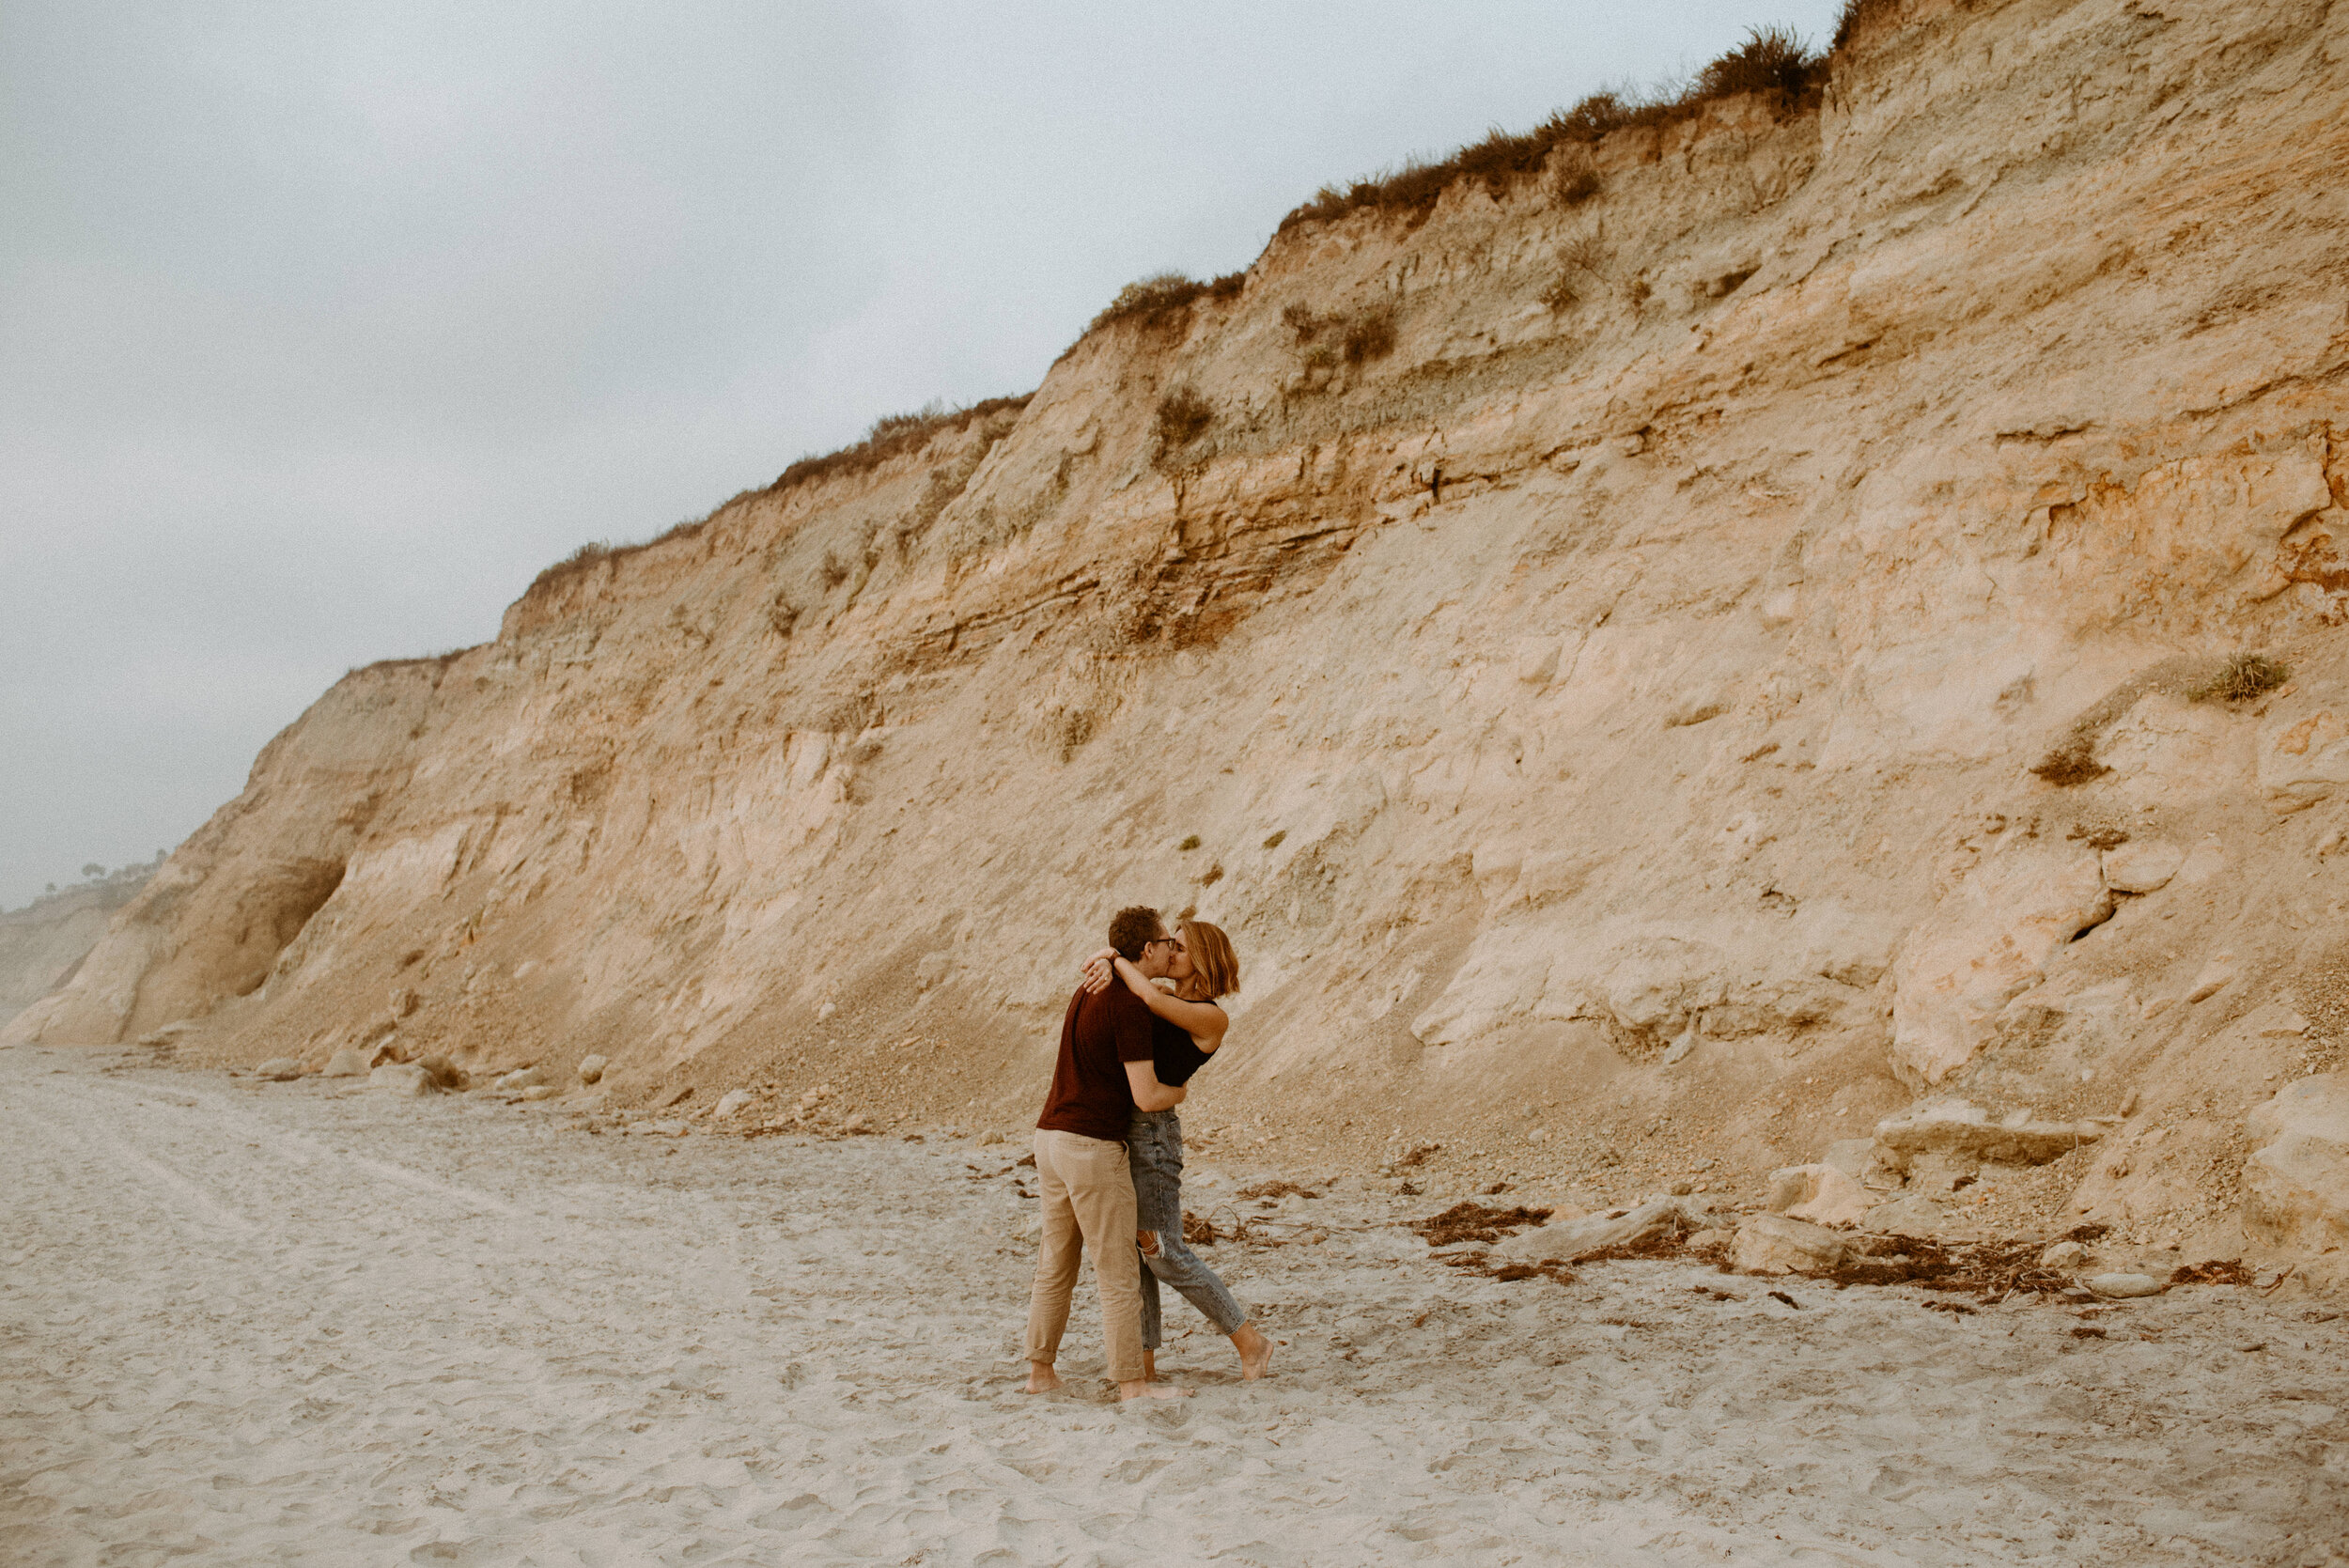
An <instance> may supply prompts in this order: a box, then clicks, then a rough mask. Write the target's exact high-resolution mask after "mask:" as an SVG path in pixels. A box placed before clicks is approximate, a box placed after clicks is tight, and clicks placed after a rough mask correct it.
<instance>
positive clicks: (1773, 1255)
mask: <svg viewBox="0 0 2349 1568" xmlns="http://www.w3.org/2000/svg"><path fill="white" fill-rule="evenodd" d="M1848 1250H1849V1249H1848V1247H1847V1246H1846V1245H1845V1244H1844V1241H1843V1237H1841V1236H1839V1235H1837V1234H1835V1233H1834V1232H1833V1231H1830V1230H1828V1228H1827V1227H1826V1226H1824V1225H1813V1224H1812V1223H1811V1222H1810V1221H1808V1220H1803V1219H1788V1218H1787V1217H1786V1216H1784V1215H1782V1214H1757V1215H1755V1216H1753V1217H1752V1218H1751V1219H1748V1220H1747V1221H1746V1222H1745V1223H1744V1224H1742V1225H1740V1226H1738V1227H1737V1242H1736V1246H1735V1249H1734V1250H1732V1251H1731V1253H1730V1261H1731V1262H1732V1263H1734V1264H1735V1265H1736V1266H1737V1267H1738V1268H1740V1269H1742V1270H1743V1271H1744V1272H1746V1273H1748V1274H1826V1273H1828V1272H1830V1271H1832V1270H1833V1269H1834V1267H1835V1266H1836V1265H1838V1264H1840V1263H1842V1262H1843V1257H1844V1254H1845V1253H1846V1252H1847V1251H1848Z"/></svg>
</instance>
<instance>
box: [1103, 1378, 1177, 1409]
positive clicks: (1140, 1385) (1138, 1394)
mask: <svg viewBox="0 0 2349 1568" xmlns="http://www.w3.org/2000/svg"><path fill="white" fill-rule="evenodd" d="M1117 1398H1118V1402H1119V1403H1120V1404H1123V1403H1125V1402H1126V1401H1127V1400H1129V1399H1189V1398H1190V1389H1178V1388H1176V1387H1175V1385H1174V1384H1172V1383H1153V1382H1151V1381H1150V1380H1149V1379H1148V1378H1146V1377H1145V1378H1143V1379H1141V1380H1139V1381H1137V1382H1132V1383H1120V1384H1119V1385H1118V1386H1117Z"/></svg>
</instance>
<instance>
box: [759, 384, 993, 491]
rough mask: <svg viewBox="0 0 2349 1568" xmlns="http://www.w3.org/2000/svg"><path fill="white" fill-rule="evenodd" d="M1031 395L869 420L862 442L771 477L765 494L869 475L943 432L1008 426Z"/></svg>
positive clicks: (933, 405)
mask: <svg viewBox="0 0 2349 1568" xmlns="http://www.w3.org/2000/svg"><path fill="white" fill-rule="evenodd" d="M1031 396H1034V394H1033V393H1022V394H1020V395H1019V396H1017V397H989V398H987V399H985V400H984V401H981V402H977V403H973V404H972V405H971V406H970V407H968V408H956V407H952V406H950V405H948V404H945V403H936V402H933V403H929V404H926V405H925V406H924V407H922V408H920V409H917V410H915V411H913V412H911V413H892V414H883V415H882V416H881V417H880V418H879V419H876V420H875V421H873V427H872V428H871V429H869V430H867V431H865V433H864V439H863V441H860V442H856V443H855V444H854V445H852V446H844V447H842V448H841V449H840V450H839V451H837V452H827V453H824V454H823V455H821V456H820V457H818V456H810V457H805V458H801V459H800V460H799V461H798V462H796V463H793V464H792V465H791V466H790V467H789V468H786V469H785V470H784V471H783V473H782V474H779V475H777V476H776V479H775V482H774V483H773V484H771V485H770V486H768V487H767V489H768V490H769V491H770V493H773V492H778V491H782V490H787V489H791V488H793V487H794V486H797V485H803V484H806V483H808V482H810V481H811V480H816V479H832V478H838V477H841V476H843V475H846V474H866V473H870V472H871V471H872V470H874V469H877V468H879V467H880V465H881V464H883V463H885V462H887V461H889V459H890V458H901V457H904V456H905V455H906V454H908V453H910V452H919V451H920V450H922V448H924V447H925V446H927V445H928V444H929V443H930V442H932V441H934V440H935V439H937V438H938V437H939V436H940V435H941V434H942V433H944V432H945V431H948V430H964V429H968V428H969V427H971V426H972V425H973V424H975V423H978V422H979V421H982V420H990V419H996V418H999V417H1000V418H1003V419H1004V420H1005V422H1006V424H1008V422H1009V418H1011V417H1014V416H1017V415H1018V414H1019V411H1020V410H1022V409H1024V408H1026V407H1027V406H1028V399H1029V398H1030V397H1031Z"/></svg>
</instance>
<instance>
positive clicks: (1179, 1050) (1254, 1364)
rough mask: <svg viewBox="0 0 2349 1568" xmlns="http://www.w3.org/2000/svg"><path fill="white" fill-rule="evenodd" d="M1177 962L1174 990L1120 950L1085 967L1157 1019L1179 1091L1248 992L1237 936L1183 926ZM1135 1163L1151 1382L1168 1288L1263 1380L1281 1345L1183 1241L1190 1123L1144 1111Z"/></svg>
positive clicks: (1167, 1074)
mask: <svg viewBox="0 0 2349 1568" xmlns="http://www.w3.org/2000/svg"><path fill="white" fill-rule="evenodd" d="M1112 975H1113V976H1114V978H1116V979H1118V980H1121V981H1123V982H1125V984H1126V986H1127V988H1128V989H1129V990H1131V991H1132V992H1133V993H1134V995H1136V996H1138V997H1140V998H1141V999H1142V1000H1143V1003H1144V1004H1146V1005H1147V1006H1148V1007H1149V1009H1150V1012H1151V1015H1152V1024H1153V1040H1152V1044H1153V1046H1154V1049H1153V1051H1152V1055H1153V1057H1154V1058H1155V1059H1156V1061H1155V1065H1156V1066H1157V1068H1158V1075H1159V1082H1160V1083H1163V1084H1166V1085H1168V1086H1170V1087H1179V1086H1181V1085H1184V1084H1187V1083H1189V1082H1190V1078H1191V1075H1192V1074H1194V1073H1196V1072H1197V1071H1198V1070H1199V1069H1200V1068H1202V1067H1204V1066H1206V1063H1207V1059H1208V1058H1209V1057H1210V1056H1213V1055H1214V1054H1215V1051H1216V1048H1217V1047H1219V1046H1221V1044H1222V1043H1223V1032H1224V1030H1225V1029H1226V1028H1228V1027H1229V1026H1230V1023H1231V1020H1230V1019H1229V1018H1228V1017H1225V1016H1224V1013H1223V1009H1222V1008H1221V1007H1219V1006H1217V1005H1216V998H1218V997H1221V996H1228V995H1230V994H1231V993H1233V992H1235V991H1237V990H1238V989H1239V955H1237V954H1236V953H1234V952H1233V951H1232V942H1231V939H1230V938H1228V937H1226V936H1225V935H1224V934H1223V933H1222V931H1221V929H1219V928H1218V927H1216V926H1213V925H1210V924H1207V923H1206V921H1204V920H1186V921H1181V922H1178V923H1177V924H1175V961H1174V963H1173V964H1172V965H1171V966H1170V967H1169V968H1168V970H1167V972H1166V977H1167V979H1168V980H1169V981H1170V982H1172V983H1173V985H1174V987H1175V988H1174V990H1173V992H1172V993H1169V992H1167V991H1162V990H1160V989H1159V987H1158V986H1155V985H1153V984H1151V983H1150V981H1148V980H1147V979H1145V978H1143V973H1142V971H1141V970H1139V969H1136V968H1135V967H1134V966H1133V965H1132V964H1131V963H1128V961H1127V960H1126V959H1124V958H1121V957H1119V956H1118V955H1117V952H1116V950H1115V949H1113V948H1105V949H1103V950H1102V951H1101V952H1100V953H1097V954H1096V955H1094V956H1093V958H1092V960H1091V961H1090V962H1088V963H1087V964H1086V965H1085V984H1086V986H1088V987H1090V988H1091V989H1093V990H1096V991H1099V990H1105V989H1107V988H1108V986H1109V985H1110V982H1111V980H1112ZM1126 1149H1127V1156H1128V1159H1130V1160H1131V1162H1132V1167H1133V1177H1134V1208H1135V1217H1136V1219H1137V1220H1138V1221H1139V1223H1140V1226H1141V1231H1140V1234H1138V1235H1137V1236H1136V1237H1135V1240H1136V1242H1137V1244H1138V1245H1139V1246H1140V1247H1141V1249H1142V1261H1143V1265H1144V1266H1143V1271H1142V1362H1143V1376H1144V1377H1155V1376H1157V1375H1158V1357H1157V1351H1158V1348H1159V1327H1160V1320H1159V1283H1160V1282H1161V1281H1163V1282H1165V1283H1166V1284H1169V1285H1172V1286H1173V1287H1174V1288H1175V1289H1176V1290H1178V1291H1180V1292H1182V1294H1183V1295H1184V1296H1185V1297H1187V1298H1188V1299H1189V1300H1190V1304H1191V1305H1192V1306H1194V1307H1196V1308H1198V1309H1199V1311H1200V1312H1202V1313H1204V1314H1206V1318H1207V1321H1209V1322H1210V1323H1213V1324H1214V1325H1215V1326H1216V1327H1217V1328H1219V1329H1221V1331H1222V1332H1223V1333H1224V1334H1225V1335H1227V1336H1228V1337H1229V1338H1230V1339H1231V1342H1232V1348H1233V1349H1235V1350H1237V1351H1238V1352H1239V1374H1240V1376H1242V1377H1243V1378H1249V1379H1254V1378H1258V1377H1262V1376H1263V1375H1264V1374H1265V1369H1266V1368H1267V1367H1268V1366H1269V1365H1270V1364H1271V1361H1272V1342H1271V1341H1270V1340H1269V1339H1268V1338H1266V1337H1265V1335H1264V1334H1263V1333H1262V1332H1260V1331H1259V1330H1258V1329H1257V1328H1256V1327H1255V1326H1254V1325H1252V1324H1251V1323H1250V1322H1249V1321H1248V1313H1247V1312H1246V1311H1245V1310H1244V1309H1243V1308H1242V1307H1241V1306H1240V1304H1239V1303H1238V1302H1237V1301H1236V1300H1234V1299H1233V1298H1232V1293H1231V1292H1230V1291H1228V1290H1226V1289H1225V1288H1224V1286H1223V1281H1221V1280H1220V1279H1218V1278H1216V1273H1215V1270H1213V1269H1211V1268H1209V1267H1208V1266H1207V1265H1206V1264H1205V1263H1202V1262H1201V1261H1200V1259H1199V1255H1198V1254H1197V1253H1195V1252H1193V1251H1192V1250H1190V1247H1189V1246H1188V1245H1187V1244H1186V1243H1185V1242H1184V1240H1183V1122H1182V1117H1181V1116H1180V1115H1179V1114H1178V1113H1177V1112H1175V1111H1173V1110H1137V1111H1135V1112H1134V1116H1133V1121H1132V1123H1131V1125H1130V1126H1129V1127H1128V1131H1127V1135H1126Z"/></svg>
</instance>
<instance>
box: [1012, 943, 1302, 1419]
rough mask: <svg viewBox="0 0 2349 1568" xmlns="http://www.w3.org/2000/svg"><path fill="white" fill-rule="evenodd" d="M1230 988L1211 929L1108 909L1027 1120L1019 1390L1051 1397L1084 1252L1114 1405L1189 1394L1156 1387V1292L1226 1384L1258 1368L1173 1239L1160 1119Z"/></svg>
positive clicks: (1229, 1312)
mask: <svg viewBox="0 0 2349 1568" xmlns="http://www.w3.org/2000/svg"><path fill="white" fill-rule="evenodd" d="M1161 981H1163V982H1165V983H1166V985H1165V986H1163V987H1162V986H1160V985H1159V982H1161ZM1238 989H1239V957H1238V955H1237V954H1236V953H1234V952H1233V951H1232V943H1231V939H1229V938H1227V937H1226V936H1224V934H1223V933H1222V931H1221V930H1220V929H1218V928H1217V927H1215V926H1213V925H1210V924H1207V923H1206V922H1205V921H1199V920H1185V921H1181V922H1179V923H1177V924H1176V926H1175V930H1174V932H1172V933H1169V932H1168V930H1167V928H1166V924H1165V923H1164V922H1163V921H1161V920H1160V919H1159V912H1158V911H1157V910H1156V909H1152V908H1143V907H1141V906H1135V907H1134V908H1125V909H1120V910H1118V911H1117V914H1116V917H1115V918H1114V919H1112V921H1111V922H1110V929H1109V945H1108V946H1107V947H1105V948H1103V949H1102V950H1101V951H1100V952H1099V953H1097V954H1096V955H1094V956H1093V958H1092V959H1091V960H1090V961H1088V962H1087V963H1086V965H1085V970H1084V981H1083V983H1082V984H1081V985H1080V986H1078V987H1077V992H1076V994H1075V995H1074V996H1072V997H1070V998H1069V999H1068V1011H1067V1013H1066V1016H1065V1017H1063V1018H1062V1019H1061V1030H1060V1055H1059V1058H1058V1060H1057V1061H1056V1062H1055V1063H1054V1064H1053V1068H1052V1087H1051V1090H1050V1093H1049V1094H1046V1096H1045V1099H1044V1113H1043V1115H1041V1116H1039V1117H1037V1118H1036V1124H1035V1174H1036V1188H1037V1196H1038V1198H1039V1199H1040V1200H1041V1201H1042V1203H1043V1205H1044V1236H1043V1242H1042V1246H1041V1249H1040V1250H1039V1251H1038V1253H1037V1255H1036V1261H1035V1283H1034V1290H1033V1292H1032V1294H1031V1296H1030V1297H1029V1302H1028V1331H1027V1339H1026V1355H1027V1359H1028V1383H1027V1391H1028V1392H1030V1393H1048V1392H1050V1391H1051V1390H1052V1389H1057V1388H1059V1387H1060V1386H1061V1380H1060V1374H1058V1373H1057V1372H1055V1371H1054V1370H1053V1363H1054V1362H1055V1361H1057V1360H1058V1359H1059V1358H1060V1342H1061V1335H1062V1333H1063V1332H1064V1331H1065V1330H1066V1328H1067V1327H1068V1302H1069V1297H1070V1296H1071V1294H1072V1293H1073V1292H1074V1291H1075V1289H1076V1286H1077V1273H1078V1270H1079V1267H1080V1266H1081V1264H1082V1262H1083V1257H1084V1252H1085V1250H1086V1249H1087V1248H1090V1249H1091V1250H1092V1252H1093V1281H1094V1285H1095V1287H1096V1289H1097V1290H1098V1292H1099V1293H1100V1297H1101V1337H1102V1339H1103V1341H1104V1342H1105V1343H1106V1345H1107V1348H1108V1361H1109V1375H1110V1377H1111V1379H1112V1381H1113V1382H1115V1383H1116V1384H1117V1397H1118V1398H1119V1399H1121V1400H1128V1399H1181V1398H1185V1397H1187V1396H1188V1395H1189V1394H1190V1389H1175V1388H1172V1387H1169V1386H1168V1385H1166V1384H1164V1383H1161V1382H1159V1379H1158V1366H1157V1351H1158V1348H1159V1329H1160V1323H1161V1320H1160V1317H1159V1286H1160V1284H1162V1283H1163V1284H1166V1285H1170V1286H1172V1287H1174V1289H1175V1290H1176V1291H1178V1292H1180V1293H1181V1294H1182V1296H1184V1298H1185V1299H1187V1300H1189V1301H1190V1304H1191V1305H1192V1306H1194V1307H1196V1308H1198V1309H1199V1311H1200V1312H1202V1313H1204V1314H1206V1318H1207V1320H1208V1321H1209V1322H1211V1323H1213V1324H1214V1325H1215V1326H1216V1328H1217V1329H1218V1330H1219V1331H1220V1332H1221V1333H1223V1334H1225V1335H1227V1336H1228V1337H1229V1338H1230V1339H1231V1342H1232V1347H1233V1348H1234V1349H1236V1350H1237V1351H1238V1352H1239V1364H1240V1375H1241V1376H1242V1377H1244V1378H1256V1377H1261V1376H1263V1375H1264V1374H1265V1369H1266V1367H1267V1366H1268V1364H1269V1363H1270V1362H1271V1359H1272V1342H1271V1341H1270V1340H1268V1339H1267V1338H1266V1337H1265V1336H1264V1334H1263V1333H1262V1332H1261V1331H1259V1330H1258V1329H1257V1328H1256V1327H1255V1326H1254V1325H1253V1324H1252V1323H1250V1322H1249V1321H1248V1313H1247V1311H1246V1310H1245V1309H1244V1308H1242V1307H1241V1306H1240V1304H1239V1303H1238V1302H1237V1301H1236V1300H1234V1299H1233V1298H1232V1293H1231V1292H1230V1291H1228V1290H1226V1289H1225V1288H1224V1286H1223V1281H1221V1280H1220V1279H1218V1278H1217V1277H1216V1273H1215V1270H1213V1269H1211V1268H1209V1267H1208V1266H1207V1265H1206V1264H1205V1263H1203V1262H1202V1261H1200V1259H1199V1256H1198V1254H1196V1253H1194V1252H1193V1251H1191V1250H1190V1247H1189V1246H1188V1245H1187V1244H1186V1243H1185V1242H1184V1240H1183V1188H1182V1182H1183V1124H1182V1119H1181V1117H1179V1116H1178V1115H1177V1114H1176V1113H1175V1107H1176V1106H1178V1105H1180V1104H1182V1103H1183V1100H1184V1098H1185V1097H1186V1095H1187V1094H1189V1093H1190V1091H1189V1089H1188V1087H1187V1086H1188V1085H1189V1084H1190V1079H1191V1078H1192V1076H1193V1075H1194V1074H1196V1073H1197V1072H1198V1071H1199V1069H1200V1068H1202V1067H1204V1066H1206V1064H1207V1063H1208V1061H1209V1059H1210V1058H1212V1057H1213V1056H1214V1054H1215V1052H1216V1049H1217V1048H1218V1047H1220V1046H1221V1045H1222V1043H1223V1032H1224V1030H1225V1028H1226V1026H1227V1024H1228V1022H1229V1020H1228V1019H1227V1018H1226V1017H1224V1013H1223V1009H1222V1008H1221V1007H1220V1006H1218V1005H1217V999H1218V998H1220V997H1224V996H1229V995H1231V994H1232V993H1233V992H1236V991H1237V990H1238Z"/></svg>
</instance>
